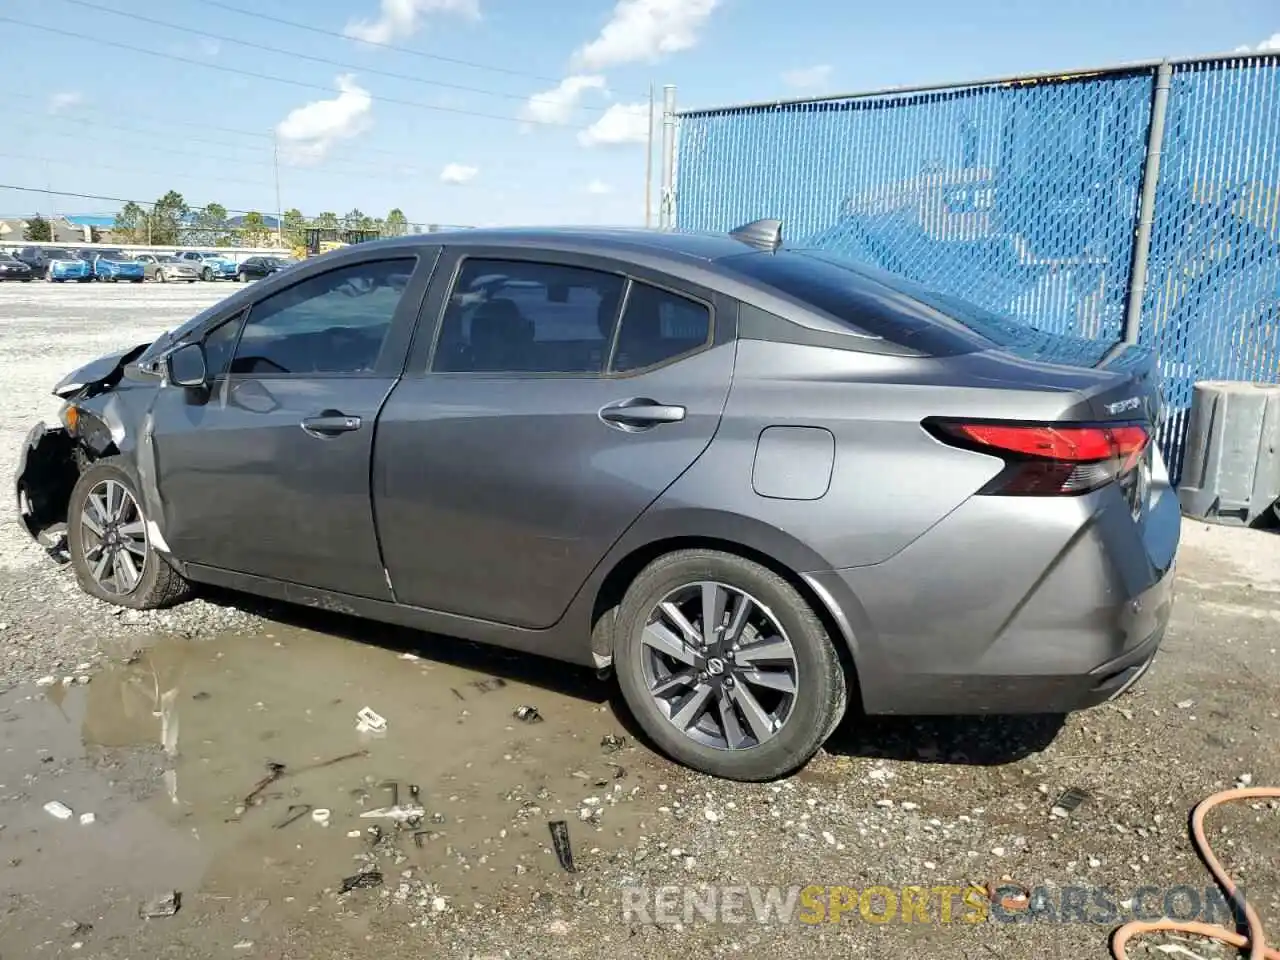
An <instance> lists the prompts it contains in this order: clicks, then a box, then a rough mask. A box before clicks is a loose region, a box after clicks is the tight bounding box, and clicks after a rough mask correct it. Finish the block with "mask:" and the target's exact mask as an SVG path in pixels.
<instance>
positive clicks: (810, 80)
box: [782, 63, 831, 90]
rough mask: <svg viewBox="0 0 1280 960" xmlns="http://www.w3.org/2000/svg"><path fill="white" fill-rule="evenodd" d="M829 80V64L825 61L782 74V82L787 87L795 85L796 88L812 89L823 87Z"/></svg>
mask: <svg viewBox="0 0 1280 960" xmlns="http://www.w3.org/2000/svg"><path fill="white" fill-rule="evenodd" d="M830 80H831V65H830V64H827V63H820V64H816V65H815V66H812V67H800V68H798V69H796V70H788V71H787V72H786V73H784V74H783V75H782V82H783V83H785V84H786V85H787V86H788V87H795V88H796V89H797V90H812V89H814V88H815V87H825V86H826V85H827V83H828V82H830Z"/></svg>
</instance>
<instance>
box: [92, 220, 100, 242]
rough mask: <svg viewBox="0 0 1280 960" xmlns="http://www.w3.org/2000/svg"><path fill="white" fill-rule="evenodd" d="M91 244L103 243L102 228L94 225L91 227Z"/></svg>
mask: <svg viewBox="0 0 1280 960" xmlns="http://www.w3.org/2000/svg"><path fill="white" fill-rule="evenodd" d="M89 242H90V243H101V242H102V229H101V228H100V227H95V226H93V225H92V224H90V225H89Z"/></svg>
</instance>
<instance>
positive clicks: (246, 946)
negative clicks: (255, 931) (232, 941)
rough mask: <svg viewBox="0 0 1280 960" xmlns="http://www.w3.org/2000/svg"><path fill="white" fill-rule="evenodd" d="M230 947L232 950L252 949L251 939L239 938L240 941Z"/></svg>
mask: <svg viewBox="0 0 1280 960" xmlns="http://www.w3.org/2000/svg"><path fill="white" fill-rule="evenodd" d="M232 949H234V950H252V949H253V941H252V940H241V941H240V942H239V943H237V944H236V945H235V946H234V947H233V948H232Z"/></svg>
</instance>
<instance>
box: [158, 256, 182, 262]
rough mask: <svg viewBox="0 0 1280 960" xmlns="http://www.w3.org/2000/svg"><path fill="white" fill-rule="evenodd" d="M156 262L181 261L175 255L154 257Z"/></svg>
mask: <svg viewBox="0 0 1280 960" xmlns="http://www.w3.org/2000/svg"><path fill="white" fill-rule="evenodd" d="M156 261H157V262H158V263H181V262H182V261H181V260H179V259H178V258H177V257H156Z"/></svg>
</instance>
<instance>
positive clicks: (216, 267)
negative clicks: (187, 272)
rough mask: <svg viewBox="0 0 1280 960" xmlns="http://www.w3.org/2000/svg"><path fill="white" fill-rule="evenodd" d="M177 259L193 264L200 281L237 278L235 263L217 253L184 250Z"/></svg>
mask: <svg viewBox="0 0 1280 960" xmlns="http://www.w3.org/2000/svg"><path fill="white" fill-rule="evenodd" d="M178 258H179V259H180V260H185V261H187V262H188V263H193V264H195V265H196V267H197V268H198V269H199V271H200V279H201V280H232V279H235V277H236V276H237V272H236V262H235V261H234V260H232V259H231V258H230V257H224V256H223V255H222V254H219V253H207V252H204V251H196V250H184V251H183V252H182V253H180V254H178Z"/></svg>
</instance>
